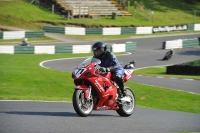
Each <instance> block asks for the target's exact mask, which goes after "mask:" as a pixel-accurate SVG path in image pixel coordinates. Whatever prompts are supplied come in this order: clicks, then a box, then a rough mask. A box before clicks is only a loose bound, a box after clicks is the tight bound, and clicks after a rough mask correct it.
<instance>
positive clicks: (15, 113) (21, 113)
mask: <svg viewBox="0 0 200 133" xmlns="http://www.w3.org/2000/svg"><path fill="white" fill-rule="evenodd" d="M0 113H5V114H14V115H39V116H61V117H79V116H78V115H77V114H76V113H74V112H31V111H30V112H28V111H9V112H0ZM90 116H114V115H106V114H90Z"/></svg>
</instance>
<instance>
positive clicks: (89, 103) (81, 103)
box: [72, 90, 94, 117]
mask: <svg viewBox="0 0 200 133" xmlns="http://www.w3.org/2000/svg"><path fill="white" fill-rule="evenodd" d="M72 101H73V107H74V110H75V111H76V113H77V114H78V115H79V116H82V117H86V116H88V115H89V114H90V113H91V112H92V110H93V107H94V104H93V99H92V96H90V98H89V99H85V97H84V91H83V90H75V91H74V94H73V99H72Z"/></svg>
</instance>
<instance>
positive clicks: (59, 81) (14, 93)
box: [0, 54, 200, 113]
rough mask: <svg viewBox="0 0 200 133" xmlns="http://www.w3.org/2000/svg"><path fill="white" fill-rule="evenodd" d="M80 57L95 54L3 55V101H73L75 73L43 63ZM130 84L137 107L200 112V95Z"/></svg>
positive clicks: (0, 57)
mask: <svg viewBox="0 0 200 133" xmlns="http://www.w3.org/2000/svg"><path fill="white" fill-rule="evenodd" d="M80 56H91V54H55V55H29V54H15V55H8V54H0V60H1V65H0V75H1V76H0V99H4V100H5V99H6V100H7V99H9V100H49V101H51V100H54V101H71V98H72V94H73V91H74V89H73V88H74V84H73V79H72V78H71V73H70V72H62V71H58V70H51V69H45V68H42V67H40V66H39V63H40V62H42V61H44V60H49V59H58V58H69V57H80ZM65 67H67V66H65ZM126 85H127V86H129V87H130V88H132V90H133V91H134V93H135V96H136V101H137V104H136V105H137V106H143V107H149V108H157V109H165V110H176V111H183V112H192V113H200V106H199V105H200V95H197V94H190V93H187V92H180V91H176V90H171V89H168V88H159V87H154V86H147V85H142V84H138V83H132V82H128V83H126Z"/></svg>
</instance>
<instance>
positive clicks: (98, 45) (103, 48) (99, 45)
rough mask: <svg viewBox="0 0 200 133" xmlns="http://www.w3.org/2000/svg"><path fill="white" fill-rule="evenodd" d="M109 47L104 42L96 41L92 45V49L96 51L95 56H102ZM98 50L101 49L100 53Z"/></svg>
mask: <svg viewBox="0 0 200 133" xmlns="http://www.w3.org/2000/svg"><path fill="white" fill-rule="evenodd" d="M106 49H107V47H106V44H105V43H104V42H96V43H95V44H93V46H92V51H93V53H94V56H95V57H97V58H101V57H102V56H103V54H104V53H105V51H106ZM96 51H99V52H98V53H97V52H96Z"/></svg>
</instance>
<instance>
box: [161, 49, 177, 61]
mask: <svg viewBox="0 0 200 133" xmlns="http://www.w3.org/2000/svg"><path fill="white" fill-rule="evenodd" d="M173 55H174V51H173V50H172V49H171V50H170V51H168V52H167V53H166V54H165V56H164V57H163V59H162V60H169V59H171V58H172V56H173Z"/></svg>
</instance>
